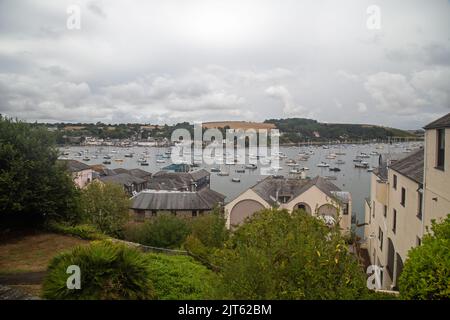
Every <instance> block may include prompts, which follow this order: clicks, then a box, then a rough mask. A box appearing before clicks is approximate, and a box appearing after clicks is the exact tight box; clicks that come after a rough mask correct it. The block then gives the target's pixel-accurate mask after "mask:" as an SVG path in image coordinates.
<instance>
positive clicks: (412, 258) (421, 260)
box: [399, 215, 450, 299]
mask: <svg viewBox="0 0 450 320" xmlns="http://www.w3.org/2000/svg"><path fill="white" fill-rule="evenodd" d="M431 230H432V231H433V232H432V233H431V234H427V235H425V236H424V237H423V241H422V245H421V246H419V247H415V248H412V249H411V250H410V251H409V252H408V259H407V260H406V262H405V265H404V267H403V272H402V274H401V275H400V279H399V289H400V294H401V296H402V297H403V298H406V299H449V298H450V215H448V216H447V218H446V219H445V220H444V221H442V222H441V223H436V222H435V221H433V222H432V226H431Z"/></svg>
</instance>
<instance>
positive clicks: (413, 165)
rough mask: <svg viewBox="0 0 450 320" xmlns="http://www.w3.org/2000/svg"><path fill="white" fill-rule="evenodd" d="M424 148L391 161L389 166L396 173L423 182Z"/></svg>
mask: <svg viewBox="0 0 450 320" xmlns="http://www.w3.org/2000/svg"><path fill="white" fill-rule="evenodd" d="M423 166H424V150H423V149H420V150H417V151H416V152H414V153H412V154H410V155H409V156H407V157H405V158H403V159H400V160H398V161H396V162H395V163H393V164H392V165H391V166H390V167H389V168H390V169H392V170H395V171H397V172H398V173H400V174H402V175H404V176H406V177H408V178H410V179H411V180H414V181H416V182H418V183H423Z"/></svg>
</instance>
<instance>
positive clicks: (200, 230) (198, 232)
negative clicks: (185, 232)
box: [184, 209, 229, 264]
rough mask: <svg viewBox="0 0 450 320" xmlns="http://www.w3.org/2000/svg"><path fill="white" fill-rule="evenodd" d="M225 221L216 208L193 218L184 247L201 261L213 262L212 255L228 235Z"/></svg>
mask: <svg viewBox="0 0 450 320" xmlns="http://www.w3.org/2000/svg"><path fill="white" fill-rule="evenodd" d="M225 222H226V220H225V218H224V217H223V215H222V213H221V212H220V211H219V210H218V209H216V210H214V211H213V212H212V213H211V214H207V215H203V216H199V217H197V218H195V219H193V220H192V222H191V234H190V235H189V236H188V237H187V238H186V241H185V243H184V248H185V249H186V250H188V251H189V252H190V253H191V254H192V255H194V256H196V257H198V258H200V259H202V261H207V262H208V263H212V264H214V255H215V254H216V253H217V251H218V250H219V249H222V248H223V245H224V243H225V241H226V240H227V239H228V237H229V231H228V230H227V229H226V227H225Z"/></svg>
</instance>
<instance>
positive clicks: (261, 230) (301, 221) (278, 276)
mask: <svg viewBox="0 0 450 320" xmlns="http://www.w3.org/2000/svg"><path fill="white" fill-rule="evenodd" d="M219 263H220V268H221V272H220V278H221V285H220V292H221V295H222V297H224V298H233V299H356V298H360V297H361V296H363V295H365V294H367V291H368V289H367V287H366V276H365V274H364V272H363V270H362V268H361V267H360V266H359V264H358V262H357V260H356V258H355V257H354V256H352V255H351V254H350V253H349V252H348V249H347V245H346V244H345V241H344V240H343V238H342V236H341V234H340V232H339V230H338V228H337V227H336V228H334V229H330V228H329V227H327V226H325V224H324V223H323V222H322V221H320V220H319V219H316V218H314V217H312V216H310V215H308V214H306V213H304V212H302V211H294V212H293V213H292V214H290V213H289V212H288V211H286V210H277V209H270V210H269V209H267V210H263V211H260V212H257V213H255V214H254V215H253V216H252V217H251V218H250V219H249V220H248V221H247V222H246V223H244V224H243V225H241V226H240V227H239V228H238V229H237V230H236V231H235V232H234V233H233V234H232V236H231V238H230V240H229V241H228V242H227V244H226V246H225V248H224V249H223V250H222V253H221V260H219Z"/></svg>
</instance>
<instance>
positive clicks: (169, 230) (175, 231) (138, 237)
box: [125, 213, 190, 248]
mask: <svg viewBox="0 0 450 320" xmlns="http://www.w3.org/2000/svg"><path fill="white" fill-rule="evenodd" d="M189 233H190V228H189V225H188V222H187V221H186V219H183V218H179V217H176V216H174V215H172V214H170V213H162V214H160V215H159V216H158V217H156V218H153V219H151V220H150V221H146V222H144V223H142V224H138V225H133V226H131V227H129V228H128V229H127V230H126V231H125V240H128V241H132V242H137V243H140V244H143V245H147V246H153V247H159V248H179V247H180V246H181V244H183V242H184V241H185V239H186V237H187V235H188V234H189Z"/></svg>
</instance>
